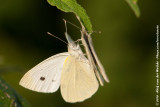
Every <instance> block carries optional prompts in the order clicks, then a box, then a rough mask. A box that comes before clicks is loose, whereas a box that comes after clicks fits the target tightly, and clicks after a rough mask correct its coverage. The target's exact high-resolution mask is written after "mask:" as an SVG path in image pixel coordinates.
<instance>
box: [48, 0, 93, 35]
mask: <svg viewBox="0 0 160 107" xmlns="http://www.w3.org/2000/svg"><path fill="white" fill-rule="evenodd" d="M47 1H48V3H49V4H51V5H52V6H56V7H57V8H58V9H60V10H62V11H64V12H73V13H74V14H75V15H76V16H78V17H79V18H80V20H81V22H82V23H83V25H84V26H85V28H86V30H87V31H88V32H90V33H91V32H92V24H91V22H90V20H89V17H88V16H87V14H86V11H85V10H84V8H83V7H81V6H80V5H79V4H78V3H77V2H76V0H47Z"/></svg>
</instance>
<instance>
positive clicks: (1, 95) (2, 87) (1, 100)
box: [0, 77, 30, 107]
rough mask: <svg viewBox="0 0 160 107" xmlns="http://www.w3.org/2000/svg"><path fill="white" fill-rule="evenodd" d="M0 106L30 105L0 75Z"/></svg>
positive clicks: (21, 106) (17, 106)
mask: <svg viewBox="0 0 160 107" xmlns="http://www.w3.org/2000/svg"><path fill="white" fill-rule="evenodd" d="M0 107H30V105H29V103H28V102H27V101H26V100H25V99H24V98H22V97H21V96H20V95H19V94H17V93H16V92H15V91H14V89H13V88H12V87H10V86H9V85H8V84H7V83H6V82H5V81H4V80H3V79H2V78H1V77H0Z"/></svg>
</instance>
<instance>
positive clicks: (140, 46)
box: [0, 0, 160, 107]
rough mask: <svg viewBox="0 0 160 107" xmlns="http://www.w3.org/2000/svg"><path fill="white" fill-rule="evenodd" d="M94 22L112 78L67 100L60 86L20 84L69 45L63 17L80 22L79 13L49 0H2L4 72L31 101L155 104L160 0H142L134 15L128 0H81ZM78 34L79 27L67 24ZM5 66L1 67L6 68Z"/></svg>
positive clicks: (36, 105) (127, 106)
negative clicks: (41, 88)
mask: <svg viewBox="0 0 160 107" xmlns="http://www.w3.org/2000/svg"><path fill="white" fill-rule="evenodd" d="M78 3H79V4H81V5H82V6H83V7H84V9H86V11H87V14H88V16H89V17H90V20H91V22H92V25H93V29H94V30H96V31H97V30H100V31H101V32H102V33H101V34H97V33H93V35H92V39H93V43H94V47H95V50H96V53H97V54H98V56H99V59H100V60H101V61H102V63H103V65H104V67H105V69H106V72H107V75H108V77H109V79H110V83H109V84H105V86H104V87H100V88H99V90H98V91H97V92H96V94H95V95H93V97H92V98H90V99H88V100H86V101H84V102H82V103H76V104H69V103H66V102H64V100H63V99H62V97H61V95H60V92H59V91H58V92H56V93H53V94H42V93H36V92H33V91H30V90H27V89H25V88H23V87H21V86H19V80H20V79H21V78H22V76H23V75H24V74H25V72H27V71H28V70H29V69H31V68H32V67H33V66H35V65H36V64H38V63H39V62H41V61H42V60H44V59H46V58H47V57H50V56H51V55H54V54H57V53H60V52H64V51H67V46H66V44H63V43H62V42H61V41H59V40H57V39H55V38H53V37H51V36H49V35H47V33H46V32H48V31H49V32H51V33H53V34H54V35H56V36H58V37H60V38H61V39H63V40H65V36H64V32H65V27H64V22H63V20H62V19H63V18H64V19H66V20H68V21H70V22H72V23H74V24H77V25H78V21H77V19H76V18H75V15H73V14H72V13H65V12H62V11H60V10H58V9H57V8H56V7H54V6H51V5H49V4H48V2H47V1H46V0H14V1H12V0H1V1H0V75H1V77H3V78H4V79H5V81H6V82H7V83H9V84H10V85H11V86H12V87H13V88H14V89H15V90H16V92H18V93H19V94H20V95H22V96H23V97H24V98H26V99H27V101H29V102H30V104H31V105H32V106H33V107H45V106H46V105H47V107H53V106H55V107H64V106H65V107H89V106H92V107H152V106H154V104H155V83H156V82H155V81H156V80H155V75H154V74H155V73H154V72H155V53H156V47H155V46H156V45H155V44H156V42H155V38H156V25H157V24H159V25H160V14H159V10H160V7H159V4H160V1H159V0H153V1H150V0H148V1H147V0H146V1H142V0H139V1H138V4H139V6H140V7H141V17H140V18H136V17H135V15H134V14H133V13H132V12H131V10H130V9H129V8H128V4H127V3H126V2H125V1H124V0H112V1H111V0H101V1H97V0H78ZM68 33H69V34H70V35H71V37H72V38H73V39H74V40H77V39H78V38H80V32H79V30H77V29H76V28H75V27H73V26H71V25H69V24H68ZM2 71H3V72H2Z"/></svg>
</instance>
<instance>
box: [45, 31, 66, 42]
mask: <svg viewBox="0 0 160 107" xmlns="http://www.w3.org/2000/svg"><path fill="white" fill-rule="evenodd" d="M47 34H48V35H51V36H53V37H55V38H56V39H58V40H60V41H62V42H63V43H65V44H68V43H67V42H65V41H64V40H62V39H60V38H59V37H57V36H55V35H53V34H51V33H50V32H47Z"/></svg>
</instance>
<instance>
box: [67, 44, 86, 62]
mask: <svg viewBox="0 0 160 107" xmlns="http://www.w3.org/2000/svg"><path fill="white" fill-rule="evenodd" d="M68 52H69V54H70V55H71V56H73V57H74V58H75V59H77V60H79V61H81V62H84V63H88V60H87V58H86V57H85V56H84V54H83V52H82V50H81V48H80V46H79V44H76V45H75V44H69V45H68Z"/></svg>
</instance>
